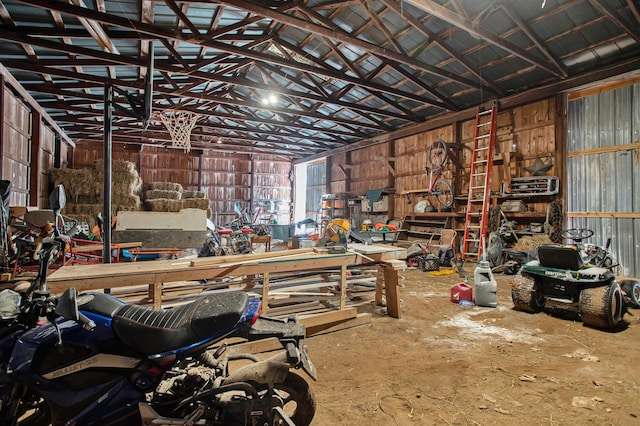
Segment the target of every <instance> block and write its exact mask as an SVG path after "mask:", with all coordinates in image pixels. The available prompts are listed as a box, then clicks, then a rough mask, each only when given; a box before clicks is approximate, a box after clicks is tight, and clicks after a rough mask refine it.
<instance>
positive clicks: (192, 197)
mask: <svg viewBox="0 0 640 426" xmlns="http://www.w3.org/2000/svg"><path fill="white" fill-rule="evenodd" d="M144 198H145V201H144V205H145V207H146V209H147V210H150V211H154V212H179V211H180V210H182V209H201V210H207V216H209V217H210V216H211V212H210V208H209V199H208V198H205V196H204V192H202V191H185V190H183V188H182V185H180V184H179V183H174V182H151V183H149V185H148V190H147V191H146V192H145V196H144Z"/></svg>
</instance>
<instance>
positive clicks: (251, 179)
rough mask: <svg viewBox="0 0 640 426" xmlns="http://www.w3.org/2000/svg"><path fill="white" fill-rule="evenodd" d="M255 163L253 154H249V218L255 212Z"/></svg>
mask: <svg viewBox="0 0 640 426" xmlns="http://www.w3.org/2000/svg"><path fill="white" fill-rule="evenodd" d="M254 168H255V164H254V163H253V155H252V154H249V182H250V183H249V185H250V186H249V218H251V215H252V213H253V199H254V194H253V193H254V191H255V186H256V183H255V179H256V176H255V173H254Z"/></svg>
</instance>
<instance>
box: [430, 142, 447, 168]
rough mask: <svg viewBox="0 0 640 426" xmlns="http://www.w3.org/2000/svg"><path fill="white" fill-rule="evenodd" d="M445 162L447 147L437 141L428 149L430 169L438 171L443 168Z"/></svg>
mask: <svg viewBox="0 0 640 426" xmlns="http://www.w3.org/2000/svg"><path fill="white" fill-rule="evenodd" d="M446 162H447V145H446V144H445V143H444V141H443V140H442V139H437V140H435V141H433V143H432V144H431V146H430V147H429V163H431V168H433V169H438V168H442V167H444V163H446Z"/></svg>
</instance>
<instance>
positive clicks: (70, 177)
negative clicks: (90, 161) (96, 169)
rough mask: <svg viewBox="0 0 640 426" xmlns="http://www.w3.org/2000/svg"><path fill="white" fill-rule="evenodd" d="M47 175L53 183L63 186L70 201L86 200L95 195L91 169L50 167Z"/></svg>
mask: <svg viewBox="0 0 640 426" xmlns="http://www.w3.org/2000/svg"><path fill="white" fill-rule="evenodd" d="M49 176H50V178H51V181H52V182H53V184H54V185H63V186H64V189H65V193H66V195H67V199H68V200H69V201H70V202H75V203H78V202H86V201H90V200H91V199H92V198H93V197H94V196H95V191H94V190H93V179H94V178H93V171H92V170H89V169H51V170H50V172H49ZM100 193H102V191H100Z"/></svg>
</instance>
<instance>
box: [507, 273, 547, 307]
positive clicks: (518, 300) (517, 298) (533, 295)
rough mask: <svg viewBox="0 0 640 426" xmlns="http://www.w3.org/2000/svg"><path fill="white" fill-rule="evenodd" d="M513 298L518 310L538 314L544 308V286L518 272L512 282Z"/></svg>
mask: <svg viewBox="0 0 640 426" xmlns="http://www.w3.org/2000/svg"><path fill="white" fill-rule="evenodd" d="M511 300H513V305H514V306H515V308H516V310H518V311H524V312H530V313H532V314H536V313H538V312H540V311H542V309H543V308H544V303H545V298H544V294H542V288H540V286H538V285H537V284H536V282H535V280H534V279H533V278H530V277H526V276H524V275H522V272H518V273H517V274H516V276H515V277H513V281H512V282H511Z"/></svg>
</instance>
